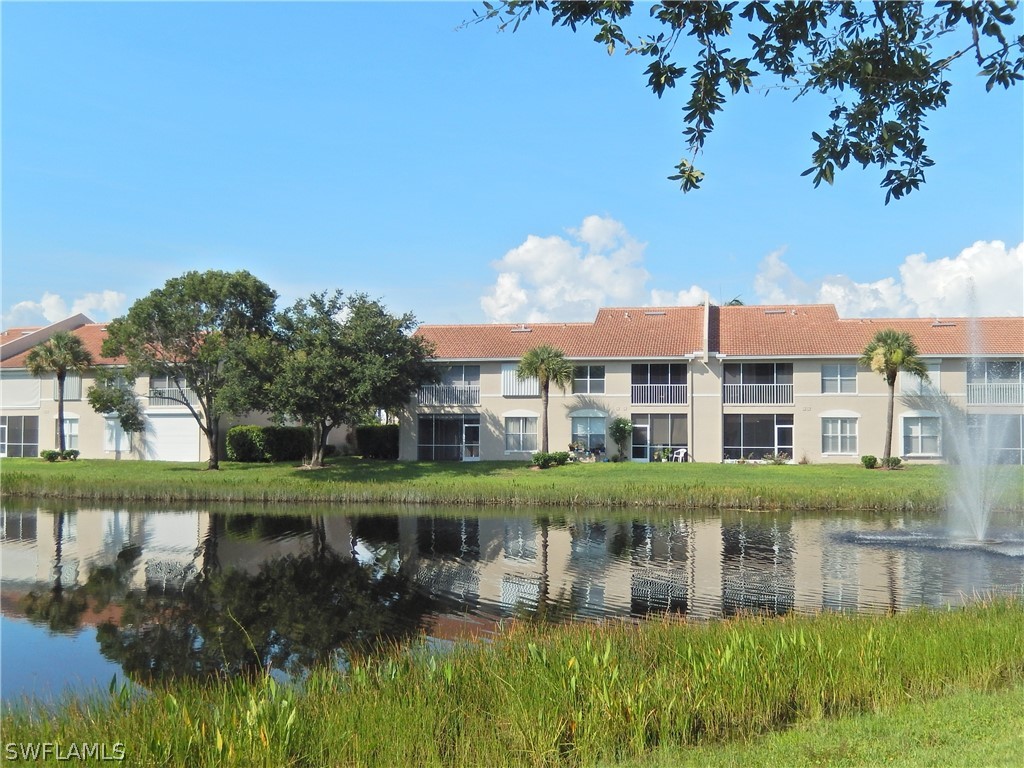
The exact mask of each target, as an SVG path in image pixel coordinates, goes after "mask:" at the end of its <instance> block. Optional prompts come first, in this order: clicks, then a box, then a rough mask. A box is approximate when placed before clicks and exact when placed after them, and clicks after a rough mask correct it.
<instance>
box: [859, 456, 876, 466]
mask: <svg viewBox="0 0 1024 768" xmlns="http://www.w3.org/2000/svg"><path fill="white" fill-rule="evenodd" d="M860 463H861V464H863V465H864V469H874V468H875V467H877V466H878V457H877V456H872V455H871V454H868V455H867V456H861V457H860Z"/></svg>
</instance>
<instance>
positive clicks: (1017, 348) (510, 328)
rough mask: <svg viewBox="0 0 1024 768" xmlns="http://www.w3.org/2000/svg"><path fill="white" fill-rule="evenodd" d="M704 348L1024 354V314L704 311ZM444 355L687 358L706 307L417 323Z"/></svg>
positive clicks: (757, 353) (789, 308) (780, 308)
mask: <svg viewBox="0 0 1024 768" xmlns="http://www.w3.org/2000/svg"><path fill="white" fill-rule="evenodd" d="M708 321H709V322H708V341H709V343H708V347H709V351H710V352H712V353H715V352H718V353H722V354H724V355H726V356H736V357H801V356H815V357H821V356H836V357H857V356H859V355H860V354H861V352H862V351H863V350H864V347H865V346H866V345H867V343H868V342H869V341H870V340H871V338H872V337H873V336H874V335H875V334H876V333H877V332H878V331H880V330H882V329H885V328H895V329H896V330H900V331H906V332H908V333H910V334H911V336H912V337H913V338H914V341H915V342H916V344H917V346H918V349H919V350H920V353H921V354H922V355H928V356H937V355H950V356H962V355H970V354H972V353H974V354H986V355H1004V356H1012V357H1022V356H1024V318H1021V317H982V318H973V319H972V318H964V317H960V318H945V319H934V318H856V319H842V318H840V317H839V316H838V314H837V313H836V309H835V307H834V306H833V305H831V304H775V305H758V306H738V307H717V306H711V307H708ZM416 333H417V334H418V335H421V336H423V337H424V338H426V339H428V340H430V341H432V342H433V343H434V344H435V356H436V357H437V358H438V359H441V360H518V359H519V358H521V357H522V356H523V354H524V353H525V352H526V351H527V350H528V349H530V348H531V347H535V346H538V345H540V344H550V345H551V346H553V347H557V348H558V349H561V350H562V351H563V352H565V354H566V356H567V357H569V358H571V359H577V360H578V359H614V358H627V359H628V358H663V357H683V356H689V355H691V354H692V353H693V352H696V351H701V350H703V348H704V307H702V306H701V307H663V308H656V307H628V308H606V309H601V310H599V311H598V313H597V317H596V318H595V320H594V322H592V323H539V324H528V325H507V324H504V325H498V324H492V325H422V326H420V327H419V328H418V329H417V331H416Z"/></svg>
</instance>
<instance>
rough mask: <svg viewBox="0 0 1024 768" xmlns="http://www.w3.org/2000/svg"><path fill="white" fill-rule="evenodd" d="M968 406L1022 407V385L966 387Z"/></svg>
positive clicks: (1023, 395) (1023, 398)
mask: <svg viewBox="0 0 1024 768" xmlns="http://www.w3.org/2000/svg"><path fill="white" fill-rule="evenodd" d="M967 404H968V405H1024V384H1020V383H1018V382H1016V381H1008V382H995V383H989V384H968V385H967Z"/></svg>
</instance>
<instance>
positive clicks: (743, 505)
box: [0, 458, 1024, 513]
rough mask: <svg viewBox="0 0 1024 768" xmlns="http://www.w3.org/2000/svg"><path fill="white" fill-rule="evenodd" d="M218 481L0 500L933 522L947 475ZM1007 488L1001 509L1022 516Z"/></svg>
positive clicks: (226, 470)
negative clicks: (763, 512)
mask: <svg viewBox="0 0 1024 768" xmlns="http://www.w3.org/2000/svg"><path fill="white" fill-rule="evenodd" d="M221 467H222V468H221V470H220V471H207V470H202V469H200V468H199V466H198V465H182V464H177V463H167V462H119V461H108V460H79V461H77V462H66V463H60V464H49V463H47V462H45V461H42V460H37V459H5V460H4V461H3V463H2V465H0V483H2V487H3V493H4V495H5V496H31V497H36V498H39V497H46V498H62V499H76V500H80V501H83V500H86V501H101V500H102V501H118V502H122V503H133V502H139V503H142V502H161V503H164V502H185V503H191V502H244V503H248V504H254V503H259V504H281V503H329V504H339V503H363V504H416V505H425V504H429V505H447V506H455V505H474V506H496V505H501V506H505V507H509V506H560V507H581V506H601V507H643V508H665V509H755V510H756V509H768V510H774V509H782V508H786V509H791V510H796V511H800V510H878V511H891V512H892V511H894V512H921V513H927V512H934V511H937V510H939V509H941V508H943V506H944V498H945V491H944V489H945V487H946V484H947V482H948V480H949V468H948V467H945V466H934V465H933V466H914V467H910V468H907V469H902V470H898V471H891V472H885V471H881V470H875V471H872V470H865V469H864V468H863V467H861V466H860V465H859V464H858V465H850V466H846V465H843V466H839V465H828V466H826V465H785V466H774V465H764V466H763V465H756V464H742V465H741V464H693V463H691V464H678V463H664V464H662V463H653V464H636V463H630V462H623V463H604V464H572V465H567V466H564V467H557V468H552V469H548V470H544V471H538V470H534V469H531V468H530V467H529V466H527V465H525V464H518V463H510V462H479V463H465V464H460V463H446V462H438V463H427V462H388V461H370V460H366V461H364V460H360V459H358V458H344V459H339V460H336V461H334V462H333V463H331V464H329V465H328V466H327V467H325V468H324V469H319V470H309V469H302V468H300V467H296V466H294V465H291V464H238V463H230V462H223V463H222V464H221ZM1011 471H1014V472H1019V482H1017V483H1016V485H1015V486H1014V484H1010V485H1011V490H1010V492H1009V493H1008V494H1007V496H1006V497H1005V498H1004V499H1002V501H1001V506H1002V507H1004V508H1009V509H1015V510H1022V509H1024V500H1022V499H1021V498H1020V495H1019V494H1018V493H1015V491H1018V490H1019V489H1020V487H1022V486H1024V468H1012V470H1011Z"/></svg>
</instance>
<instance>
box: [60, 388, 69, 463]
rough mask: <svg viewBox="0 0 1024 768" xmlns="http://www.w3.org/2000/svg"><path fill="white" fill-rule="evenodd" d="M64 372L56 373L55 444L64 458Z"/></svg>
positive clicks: (65, 446) (65, 447) (65, 448)
mask: <svg viewBox="0 0 1024 768" xmlns="http://www.w3.org/2000/svg"><path fill="white" fill-rule="evenodd" d="M65 376H66V374H62V373H58V374H57V444H58V445H59V447H60V457H61V458H62V459H63V458H64V451H65V450H67V447H68V446H67V439H66V438H65V437H64V377H65Z"/></svg>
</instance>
